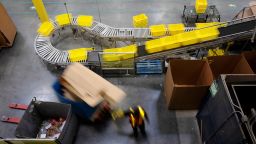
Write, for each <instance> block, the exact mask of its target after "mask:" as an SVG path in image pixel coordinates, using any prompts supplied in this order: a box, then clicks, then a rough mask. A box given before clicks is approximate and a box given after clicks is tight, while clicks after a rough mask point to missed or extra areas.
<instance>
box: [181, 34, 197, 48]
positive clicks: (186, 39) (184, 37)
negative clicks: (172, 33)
mask: <svg viewBox="0 0 256 144" xmlns="http://www.w3.org/2000/svg"><path fill="white" fill-rule="evenodd" d="M177 37H178V41H180V42H181V45H182V46H187V45H192V44H196V43H198V42H199V39H198V38H197V34H196V32H195V31H190V32H184V33H180V34H177Z"/></svg>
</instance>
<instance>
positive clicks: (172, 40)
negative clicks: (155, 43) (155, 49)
mask: <svg viewBox="0 0 256 144" xmlns="http://www.w3.org/2000/svg"><path fill="white" fill-rule="evenodd" d="M161 39H162V42H163V43H164V50H169V49H174V48H178V47H180V46H181V43H180V41H179V39H178V37H177V35H174V36H167V37H163V38H161Z"/></svg>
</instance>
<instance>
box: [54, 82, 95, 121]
mask: <svg viewBox="0 0 256 144" xmlns="http://www.w3.org/2000/svg"><path fill="white" fill-rule="evenodd" d="M53 89H54V91H55V93H56V95H57V97H58V99H59V100H60V101H61V102H62V103H66V104H71V105H72V109H73V111H74V112H75V113H76V114H77V115H78V116H79V117H81V118H83V119H87V120H89V119H90V118H91V117H92V115H93V114H94V112H95V111H96V109H97V107H90V106H89V105H88V104H86V103H85V102H75V101H72V100H70V99H68V98H66V97H64V96H63V91H62V89H61V85H60V83H59V82H58V81H56V82H55V83H54V84H53Z"/></svg>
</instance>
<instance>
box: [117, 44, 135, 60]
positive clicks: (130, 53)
mask: <svg viewBox="0 0 256 144" xmlns="http://www.w3.org/2000/svg"><path fill="white" fill-rule="evenodd" d="M119 52H120V53H122V52H123V53H124V54H120V56H121V59H122V60H126V59H130V58H134V57H135V56H136V55H137V46H136V45H130V46H126V47H121V48H119ZM125 53H126V54H125Z"/></svg>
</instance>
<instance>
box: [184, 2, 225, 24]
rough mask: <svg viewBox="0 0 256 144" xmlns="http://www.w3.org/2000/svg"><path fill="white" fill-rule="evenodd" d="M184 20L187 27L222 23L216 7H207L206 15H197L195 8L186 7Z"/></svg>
mask: <svg viewBox="0 0 256 144" xmlns="http://www.w3.org/2000/svg"><path fill="white" fill-rule="evenodd" d="M182 18H183V21H184V23H186V24H187V25H190V24H194V23H197V22H213V21H218V22H220V13H219V11H218V9H217V8H216V6H215V5H210V6H207V8H206V10H205V12H204V13H197V11H196V8H195V6H186V5H184V9H183V14H182Z"/></svg>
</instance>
